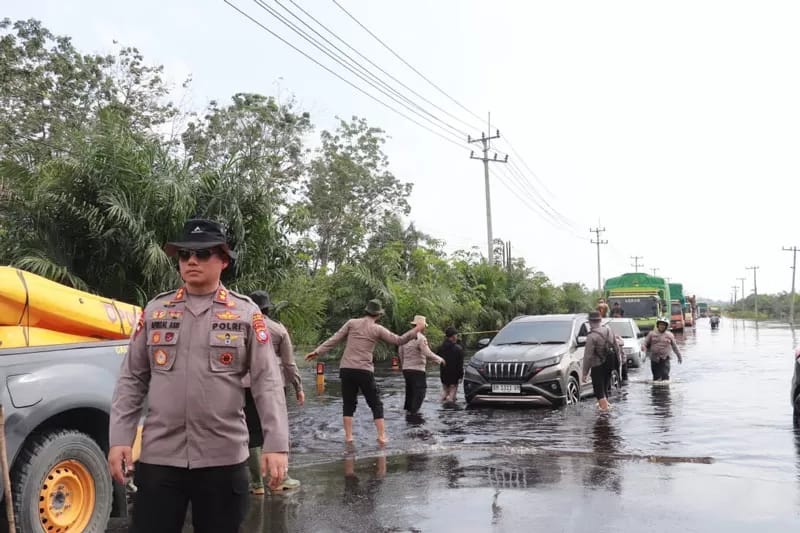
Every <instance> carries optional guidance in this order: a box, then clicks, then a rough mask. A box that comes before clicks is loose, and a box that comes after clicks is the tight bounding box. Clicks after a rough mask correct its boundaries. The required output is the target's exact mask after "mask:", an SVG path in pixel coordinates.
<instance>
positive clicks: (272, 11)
mask: <svg viewBox="0 0 800 533" xmlns="http://www.w3.org/2000/svg"><path fill="white" fill-rule="evenodd" d="M253 2H254V3H255V4H256V5H258V6H259V7H260V8H261V9H263V10H264V11H266V12H267V13H269V14H270V15H272V17H273V18H275V19H277V20H278V21H279V22H281V23H282V24H283V25H284V26H286V27H288V28H289V29H290V30H292V31H293V32H294V33H296V34H297V35H299V36H300V37H302V38H303V39H305V40H306V41H307V42H308V43H310V44H311V45H312V46H314V47H315V48H317V49H318V50H319V51H320V52H322V53H323V54H325V55H327V56H328V57H329V58H331V59H332V60H334V61H335V62H336V63H338V64H339V65H341V66H342V67H344V68H345V69H347V70H348V71H350V72H351V73H352V74H354V75H355V76H356V77H358V78H360V79H361V80H362V81H364V82H366V83H367V84H368V85H370V86H372V87H373V88H375V89H377V90H378V91H379V92H381V93H382V94H384V95H385V96H387V97H389V98H390V99H391V100H393V101H394V102H396V103H398V104H400V105H401V106H403V107H405V108H406V109H407V110H409V111H410V112H412V113H414V114H415V115H417V116H418V117H420V118H422V119H423V120H426V121H428V122H429V123H430V124H432V125H433V126H435V127H438V128H441V129H443V130H446V129H447V128H450V129H451V130H453V134H454V135H456V136H458V137H459V138H462V137H465V136H466V135H467V132H466V131H462V130H460V129H458V128H456V127H455V126H452V125H450V124H448V123H447V122H445V121H443V120H441V119H439V118H437V117H436V116H435V115H433V114H431V113H429V112H427V111H425V110H424V109H423V108H422V107H420V106H419V105H417V104H415V103H414V102H411V100H409V99H408V98H406V97H404V96H403V95H401V94H400V93H398V92H397V91H396V90H395V89H393V88H392V87H389V86H388V85H387V84H386V83H385V82H382V81H381V80H379V79H378V80H377V81H378V83H383V85H385V86H386V87H388V90H387V89H384V88H383V87H381V86H379V85H378V84H376V83H375V81H373V80H371V79H369V78H368V77H367V76H365V75H364V74H363V73H362V72H359V71H357V70H355V69H354V68H353V66H351V65H350V64H348V63H347V62H345V61H344V60H343V59H342V58H341V57H339V56H337V55H336V54H335V53H333V52H331V51H330V49H328V48H326V47H325V46H324V45H322V44H320V42H319V41H318V40H316V39H314V38H313V37H311V36H309V35H308V33H306V32H305V31H303V30H302V29H301V28H299V27H298V26H297V25H296V24H294V23H293V22H291V21H290V20H289V19H287V18H286V17H284V16H283V15H281V14H280V13H279V12H278V11H276V10H275V9H273V8H272V7H270V6H268V5H267V4H266V3H265V2H263V1H262V0H253ZM337 50H339V49H338V48H337ZM339 51H340V52H341V50H339ZM342 53H343V52H342ZM344 55H345V57H347V58H348V59H350V61H351V62H353V63H355V64H356V66H357V67H358V68H360V69H361V70H365V71H366V69H365V68H364V67H363V66H361V65H360V64H359V63H358V62H356V61H355V60H353V59H352V58H350V56H347V54H344ZM367 75H371V76H372V77H373V78H374V77H375V76H374V75H372V74H371V73H369V72H368V71H367ZM391 92H394V93H396V94H398V95H399V97H400V98H403V99H405V100H407V101H408V102H410V103H411V105H413V106H414V107H418V108H420V109H423V112H420V111H417V110H416V109H414V108H413V107H411V105H409V104H407V103H405V102H403V101H401V100H400V98H398V97H397V96H395V95H393V94H391ZM426 115H430V116H431V117H433V118H434V119H435V120H436V121H438V122H441V123H442V124H444V126H441V125H440V124H438V123H437V122H435V121H434V120H431V119H430V118H428V116H426Z"/></svg>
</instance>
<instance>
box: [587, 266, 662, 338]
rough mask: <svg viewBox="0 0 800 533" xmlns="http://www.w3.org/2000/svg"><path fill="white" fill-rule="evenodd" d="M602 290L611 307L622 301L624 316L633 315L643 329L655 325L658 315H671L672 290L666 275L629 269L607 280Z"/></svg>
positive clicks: (652, 327) (629, 316) (645, 329)
mask: <svg viewBox="0 0 800 533" xmlns="http://www.w3.org/2000/svg"><path fill="white" fill-rule="evenodd" d="M603 293H604V295H605V297H606V301H607V302H608V305H609V306H613V305H614V303H615V302H619V304H620V306H621V307H622V310H623V311H624V313H625V315H624V316H625V317H628V318H632V319H634V321H636V325H637V326H639V329H640V330H642V331H649V330H651V329H654V328H655V327H656V320H657V319H658V318H659V317H662V316H666V317H667V320H669V316H670V300H671V297H670V291H669V285H668V284H667V282H666V281H665V280H664V278H659V277H657V276H649V275H647V274H644V273H641V272H629V273H627V274H622V275H621V276H617V277H615V278H609V279H607V280H606V282H605V285H604V286H603Z"/></svg>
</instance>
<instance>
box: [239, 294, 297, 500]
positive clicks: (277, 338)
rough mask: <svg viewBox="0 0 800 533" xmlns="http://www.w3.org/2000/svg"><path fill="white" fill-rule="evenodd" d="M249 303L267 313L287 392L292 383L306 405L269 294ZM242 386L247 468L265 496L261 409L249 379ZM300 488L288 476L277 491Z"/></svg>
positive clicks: (252, 485)
mask: <svg viewBox="0 0 800 533" xmlns="http://www.w3.org/2000/svg"><path fill="white" fill-rule="evenodd" d="M250 299H251V300H253V303H254V304H256V305H257V306H258V307H259V309H261V312H262V313H264V320H265V321H266V323H267V331H268V332H269V338H270V341H271V342H272V349H273V350H274V351H275V355H277V356H278V363H279V364H280V367H281V375H282V376H283V386H284V389H286V388H288V385H289V384H290V383H291V384H292V388H293V389H294V395H295V398H296V399H297V403H298V404H300V405H303V403H304V402H305V399H306V395H305V393H304V392H303V380H302V378H301V377H300V371H299V370H298V369H297V363H295V361H294V347H293V346H292V338H291V337H290V336H289V331H288V330H287V329H286V326H284V325H283V324H281V323H280V322H278V320H277V318H275V317H274V316H272V315H273V314H274V311H275V304H273V303H272V300H271V299H270V297H269V293H268V292H266V291H255V292H254V293H252V294H250ZM242 384H243V385H244V386H245V404H244V415H245V418H246V419H247V430H248V431H249V433H250V443H249V447H250V460H249V461H248V466H249V467H250V492H251V493H253V494H256V495H262V494H264V480H263V478H262V476H261V466H260V457H261V445H262V444H263V443H264V441H263V438H262V434H263V432H262V430H261V421H260V420H259V418H258V409H257V408H256V404H255V401H253V395H252V393H251V391H250V376H249V375H248V376H245V378H244V380H243V382H242ZM299 486H300V482H299V481H298V480H296V479H292V478H291V477H289V474H288V473H287V474H286V479H284V480H283V483H282V484H281V485H280V487H278V489H277V490H290V489H296V488H297V487H299ZM273 490H275V489H273Z"/></svg>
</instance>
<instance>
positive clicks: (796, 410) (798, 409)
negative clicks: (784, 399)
mask: <svg viewBox="0 0 800 533" xmlns="http://www.w3.org/2000/svg"><path fill="white" fill-rule="evenodd" d="M791 392H792V397H791V400H792V409H793V413H792V419H793V421H794V426H795V427H796V428H800V348H797V349H796V350H795V352H794V377H793V378H792V390H791Z"/></svg>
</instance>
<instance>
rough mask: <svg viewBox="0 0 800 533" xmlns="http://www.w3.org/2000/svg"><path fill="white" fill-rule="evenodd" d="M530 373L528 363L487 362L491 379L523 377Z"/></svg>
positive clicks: (487, 371)
mask: <svg viewBox="0 0 800 533" xmlns="http://www.w3.org/2000/svg"><path fill="white" fill-rule="evenodd" d="M527 373H528V363H486V376H487V377H488V378H489V379H509V380H510V379H522V378H523V377H525V374H527Z"/></svg>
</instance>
